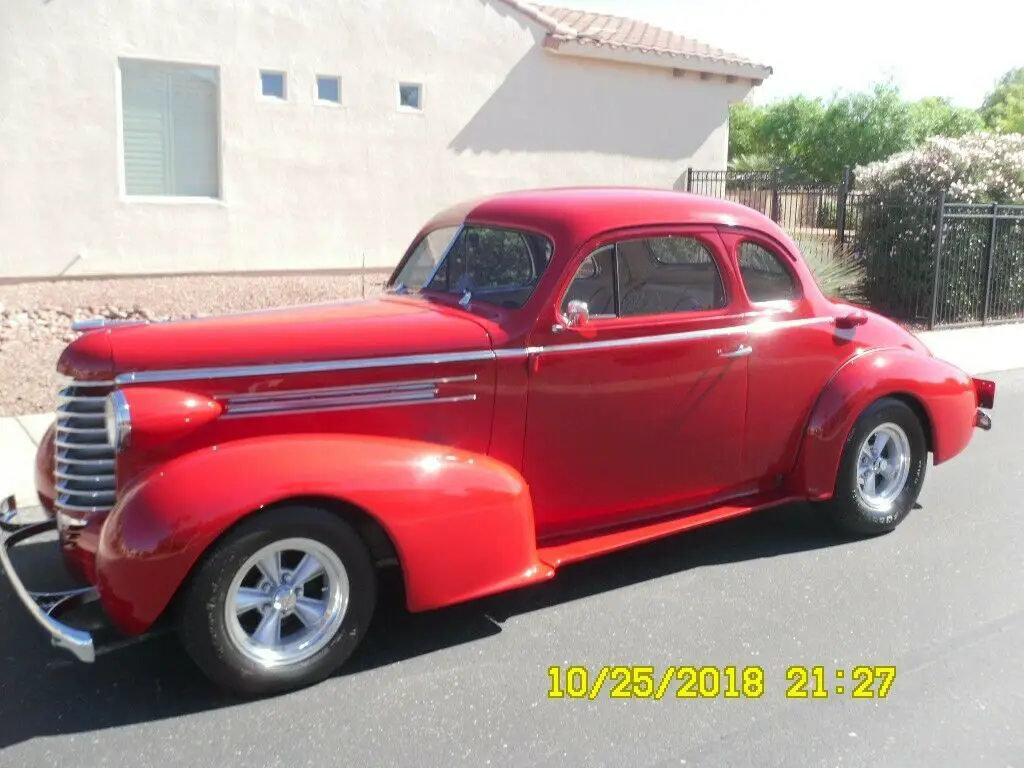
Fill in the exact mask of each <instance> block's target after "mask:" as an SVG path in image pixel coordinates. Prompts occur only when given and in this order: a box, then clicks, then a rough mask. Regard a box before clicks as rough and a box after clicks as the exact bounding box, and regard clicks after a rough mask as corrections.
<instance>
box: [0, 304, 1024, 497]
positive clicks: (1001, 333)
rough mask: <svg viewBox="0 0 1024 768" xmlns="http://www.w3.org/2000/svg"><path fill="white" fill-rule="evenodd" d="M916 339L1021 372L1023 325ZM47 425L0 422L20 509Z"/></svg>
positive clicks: (4, 480)
mask: <svg viewBox="0 0 1024 768" xmlns="http://www.w3.org/2000/svg"><path fill="white" fill-rule="evenodd" d="M917 336H918V338H920V339H921V341H923V342H924V343H925V344H926V345H927V346H928V348H929V349H930V350H931V351H932V353H933V354H934V355H935V356H936V357H939V358H942V359H943V360H948V361H949V362H951V363H953V364H954V365H956V366H958V367H959V368H962V369H963V370H964V371H966V372H967V373H969V374H971V375H975V376H976V375H979V374H983V373H994V372H997V371H1006V370H1013V369H1015V368H1024V323H1018V324H1013V325H999V326H989V327H985V328H964V329H957V330H951V331H922V332H920V333H918V334H917ZM52 421H53V414H52V413H39V414H30V415H27V416H9V417H4V418H0V494H4V495H6V494H8V493H11V492H14V493H16V494H17V496H18V500H19V503H20V504H22V505H25V506H31V505H34V504H36V503H37V499H36V495H35V481H34V463H35V454H36V448H37V446H38V445H39V441H40V439H41V438H42V436H43V434H44V433H45V432H46V428H47V427H48V426H49V425H50V423H51V422H52Z"/></svg>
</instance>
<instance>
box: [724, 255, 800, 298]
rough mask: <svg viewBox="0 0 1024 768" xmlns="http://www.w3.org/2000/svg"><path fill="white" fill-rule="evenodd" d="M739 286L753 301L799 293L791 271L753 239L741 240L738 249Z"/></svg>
mask: <svg viewBox="0 0 1024 768" xmlns="http://www.w3.org/2000/svg"><path fill="white" fill-rule="evenodd" d="M738 261H739V267H740V275H741V276H742V278H743V288H744V290H746V292H747V296H748V297H749V298H750V300H751V301H752V302H754V303H760V302H766V301H789V300H792V299H796V298H798V296H799V290H798V289H797V285H796V281H795V280H794V279H793V275H792V274H791V273H790V271H789V270H788V269H786V267H785V266H784V265H783V263H782V261H781V260H780V259H779V257H778V256H776V255H775V254H774V253H772V252H771V251H769V250H768V249H767V248H764V247H763V246H761V245H758V244H757V243H754V242H751V241H750V240H744V241H743V242H742V243H740V251H739V259H738Z"/></svg>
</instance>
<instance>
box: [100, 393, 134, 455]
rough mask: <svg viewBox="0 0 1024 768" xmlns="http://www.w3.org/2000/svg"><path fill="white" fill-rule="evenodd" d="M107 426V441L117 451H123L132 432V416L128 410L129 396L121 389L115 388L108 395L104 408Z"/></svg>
mask: <svg viewBox="0 0 1024 768" xmlns="http://www.w3.org/2000/svg"><path fill="white" fill-rule="evenodd" d="M104 415H105V417H106V427H107V442H108V443H109V444H110V447H111V448H113V449H114V450H115V451H117V452H120V451H122V450H123V449H124V448H125V446H127V445H128V437H129V435H131V433H132V416H131V413H130V411H129V410H128V398H126V397H125V396H124V392H122V391H121V390H115V391H113V392H111V393H110V394H109V395H108V396H107V402H106V407H105V408H104Z"/></svg>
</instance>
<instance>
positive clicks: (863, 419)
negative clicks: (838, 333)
mask: <svg viewBox="0 0 1024 768" xmlns="http://www.w3.org/2000/svg"><path fill="white" fill-rule="evenodd" d="M927 464H928V442H927V438H926V436H925V433H924V428H923V427H922V425H921V421H920V419H918V417H917V414H915V413H914V411H913V409H911V408H910V406H908V405H907V404H906V403H904V402H903V401H902V400H897V399H895V398H882V399H881V400H878V401H876V402H874V403H872V405H871V406H869V407H868V408H867V409H866V410H865V411H864V413H862V414H861V416H860V418H859V419H858V420H857V422H856V424H855V425H854V428H853V430H851V432H850V436H849V438H848V439H847V442H846V446H845V448H844V450H843V456H842V459H841V461H840V464H839V476H838V477H837V479H836V488H835V495H834V496H833V498H831V499H829V500H828V501H825V502H822V503H821V505H820V506H821V507H822V508H823V509H824V510H825V511H826V513H827V514H828V516H829V517H830V518H831V519H832V521H833V522H834V523H835V524H836V525H837V526H838V527H839V528H840V529H842V530H844V531H845V532H847V533H852V534H855V535H868V536H870V535H875V534H881V533H888V532H889V531H892V530H893V529H895V528H896V526H898V525H899V524H900V523H901V522H903V520H904V519H905V518H906V516H907V515H908V514H909V513H910V510H911V509H912V508H913V506H914V503H915V502H916V501H917V497H918V495H919V494H920V493H921V487H922V486H923V485H924V475H925V468H926V467H927Z"/></svg>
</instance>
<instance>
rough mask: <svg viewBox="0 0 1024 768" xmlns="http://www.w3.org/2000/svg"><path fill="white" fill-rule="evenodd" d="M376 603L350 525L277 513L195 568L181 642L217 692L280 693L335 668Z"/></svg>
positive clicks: (371, 577)
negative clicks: (219, 688) (221, 690)
mask: <svg viewBox="0 0 1024 768" xmlns="http://www.w3.org/2000/svg"><path fill="white" fill-rule="evenodd" d="M376 599H377V579H376V573H375V571H374V568H373V563H372V561H371V559H370V555H369V552H368V551H367V548H366V545H365V544H364V543H363V540H362V539H361V538H360V536H359V534H358V533H356V531H355V530H354V529H353V528H352V526H350V525H349V524H348V523H347V522H345V521H344V520H342V519H341V518H339V517H338V516H337V515H334V514H331V513H330V512H327V511H325V510H321V509H317V508H314V507H306V506H290V507H279V508H276V509H272V510H269V511H267V512H263V513H259V514H257V515H255V516H253V517H251V518H249V519H246V520H244V521H243V522H242V523H240V524H239V525H238V526H237V527H236V528H234V529H233V530H232V531H231V532H230V533H228V534H227V535H226V536H225V537H224V538H223V539H222V540H221V541H219V542H218V543H217V544H216V545H215V548H214V549H213V550H212V551H211V552H210V553H209V555H208V556H207V557H205V558H204V559H203V561H202V562H201V563H200V564H199V565H198V566H197V569H196V571H195V572H194V574H193V576H192V577H191V579H190V581H189V584H188V586H187V588H186V590H185V592H184V593H183V595H182V603H181V610H180V615H179V626H178V629H179V637H180V639H181V642H182V645H183V646H184V648H185V650H186V651H187V652H188V654H189V656H191V657H192V659H193V661H195V663H196V665H197V666H198V667H199V668H200V669H201V670H202V671H203V672H204V673H205V674H206V675H207V677H209V678H210V679H211V680H212V681H213V682H215V683H216V684H218V685H219V686H221V687H223V688H225V689H228V690H230V691H233V692H235V693H239V694H243V695H248V696H265V695H271V694H276V693H282V692H284V691H288V690H293V689H296V688H302V687H306V686H309V685H313V684H315V683H318V682H320V681H321V680H323V679H325V678H326V677H328V676H329V675H330V674H331V673H333V672H334V671H335V670H337V669H338V668H339V667H340V666H341V665H342V664H343V663H344V662H345V661H346V660H347V659H348V657H349V656H351V654H352V652H353V651H354V650H355V649H356V647H357V646H358V644H359V642H360V641H361V640H362V638H363V636H364V635H365V634H366V630H367V627H368V626H369V623H370V619H371V618H372V616H373V611H374V607H375V603H376Z"/></svg>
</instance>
